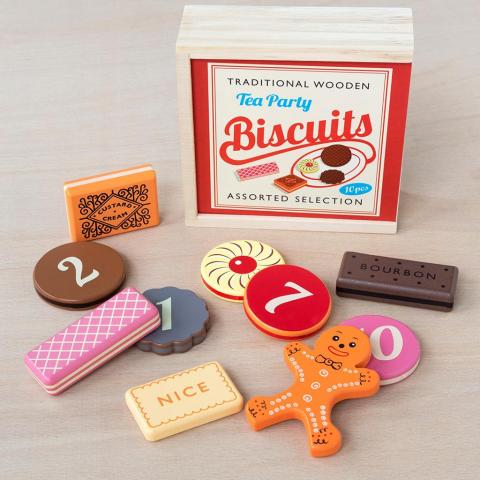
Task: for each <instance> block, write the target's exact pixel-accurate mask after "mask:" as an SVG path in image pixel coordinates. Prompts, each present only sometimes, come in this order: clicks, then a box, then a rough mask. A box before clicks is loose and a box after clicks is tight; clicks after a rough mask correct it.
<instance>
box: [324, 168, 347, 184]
mask: <svg viewBox="0 0 480 480" xmlns="http://www.w3.org/2000/svg"><path fill="white" fill-rule="evenodd" d="M344 180H345V174H344V173H343V172H341V171H340V170H325V171H324V172H322V174H321V175H320V181H322V182H323V183H329V184H331V185H335V184H337V183H342V182H343V181H344Z"/></svg>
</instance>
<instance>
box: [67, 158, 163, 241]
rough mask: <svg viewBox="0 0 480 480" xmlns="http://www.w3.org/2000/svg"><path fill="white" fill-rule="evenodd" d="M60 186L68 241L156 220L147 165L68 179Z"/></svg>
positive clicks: (127, 229) (153, 182)
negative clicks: (62, 191) (65, 213)
mask: <svg viewBox="0 0 480 480" xmlns="http://www.w3.org/2000/svg"><path fill="white" fill-rule="evenodd" d="M64 190H65V203H66V207H67V219H68V228H69V231H70V238H71V239H72V241H75V242H79V241H82V240H92V239H96V238H103V237H107V236H110V235H117V234H119V233H124V232H131V231H133V230H140V229H142V228H146V227H153V226H154V225H158V223H159V222H160V217H159V213H158V202H157V182H156V177H155V171H154V170H153V168H152V166H151V165H140V166H139V167H134V168H128V169H125V170H118V171H116V172H110V173H104V174H101V175H96V176H93V177H87V178H81V179H79V180H73V181H69V182H66V183H65V186H64Z"/></svg>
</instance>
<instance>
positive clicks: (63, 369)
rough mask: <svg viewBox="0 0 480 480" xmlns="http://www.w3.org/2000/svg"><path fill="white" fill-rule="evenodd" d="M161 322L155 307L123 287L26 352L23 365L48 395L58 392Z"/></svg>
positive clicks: (138, 294) (139, 295) (141, 296)
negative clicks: (105, 300) (93, 308)
mask: <svg viewBox="0 0 480 480" xmlns="http://www.w3.org/2000/svg"><path fill="white" fill-rule="evenodd" d="M159 325H160V317H159V315H158V310H157V309H156V308H155V306H154V305H152V304H151V303H150V302H149V301H148V300H147V299H146V298H145V297H144V296H143V295H141V294H140V293H138V292H137V291H136V290H135V289H133V288H125V289H124V290H122V291H121V292H119V293H118V294H117V295H115V296H114V297H112V298H111V299H110V300H108V301H107V302H105V303H103V304H102V305H100V306H99V307H97V308H96V309H95V310H93V311H91V312H90V313H88V314H86V315H84V316H83V317H81V318H80V319H79V320H76V321H75V322H73V323H71V324H70V325H69V326H68V327H67V328H64V329H63V330H60V331H59V332H57V333H56V334H55V335H53V336H52V337H50V338H49V339H48V340H45V341H44V342H43V343H41V344H40V345H37V346H36V347H35V348H33V349H32V350H30V352H28V353H27V354H26V355H25V365H26V366H27V368H28V370H29V372H30V373H31V374H32V375H33V377H34V378H35V380H36V381H37V382H38V383H39V384H40V385H41V386H42V387H43V388H44V389H45V390H46V392H47V393H49V394H50V395H57V394H59V393H61V392H63V391H64V390H66V389H67V388H69V387H71V386H72V385H73V384H74V383H76V382H78V381H79V380H80V379H82V378H83V377H85V376H86V375H88V374H89V373H90V372H92V371H93V370H95V369H97V368H98V367H100V366H101V365H103V364H104V363H106V362H108V360H110V359H112V358H113V357H115V356H116V355H118V354H119V353H121V352H123V351H124V350H125V349H127V348H128V347H130V346H131V345H133V344H135V343H136V342H138V340H140V339H141V338H142V337H144V336H145V335H147V334H148V333H150V332H151V331H152V330H155V329H156V328H157V327H158V326H159Z"/></svg>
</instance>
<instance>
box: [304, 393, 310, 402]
mask: <svg viewBox="0 0 480 480" xmlns="http://www.w3.org/2000/svg"><path fill="white" fill-rule="evenodd" d="M302 398H303V399H304V400H305V401H306V402H311V401H312V396H311V395H308V394H305V395H304V396H303V397H302Z"/></svg>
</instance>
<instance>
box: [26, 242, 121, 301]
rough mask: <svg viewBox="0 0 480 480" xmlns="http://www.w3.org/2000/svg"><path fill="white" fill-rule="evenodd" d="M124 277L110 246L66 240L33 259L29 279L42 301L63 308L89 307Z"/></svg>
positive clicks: (108, 295)
mask: <svg viewBox="0 0 480 480" xmlns="http://www.w3.org/2000/svg"><path fill="white" fill-rule="evenodd" d="M124 280H125V264H124V262H123V259H122V257H121V255H120V254H119V253H118V252H117V251H116V250H114V249H113V248H111V247H108V246H107V245H103V244H101V243H96V242H81V243H67V244H65V245H60V246H59V247H56V248H54V249H52V250H50V251H48V252H47V253H46V254H45V255H43V257H42V258H41V259H40V260H39V261H38V262H37V264H36V266H35V269H34V271H33V283H34V286H35V290H36V291H37V293H38V294H39V295H40V296H41V297H42V298H43V299H44V300H46V301H48V302H50V303H52V304H54V305H57V306H60V307H64V308H77V309H81V308H90V307H93V306H95V305H98V304H99V303H101V302H103V301H105V300H106V299H108V298H110V297H111V296H112V295H113V294H114V293H115V292H116V291H117V290H119V289H120V287H121V286H122V283H123V282H124Z"/></svg>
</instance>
